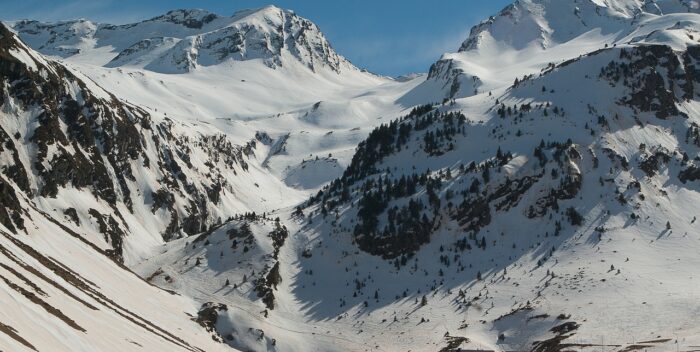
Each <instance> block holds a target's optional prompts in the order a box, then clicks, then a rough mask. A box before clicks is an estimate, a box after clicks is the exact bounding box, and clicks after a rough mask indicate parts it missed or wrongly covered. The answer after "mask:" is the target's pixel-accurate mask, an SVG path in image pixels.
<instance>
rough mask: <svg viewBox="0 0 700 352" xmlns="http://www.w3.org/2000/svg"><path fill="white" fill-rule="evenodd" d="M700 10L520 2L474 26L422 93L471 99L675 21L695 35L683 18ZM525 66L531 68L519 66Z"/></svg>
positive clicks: (685, 3)
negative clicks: (517, 78)
mask: <svg viewBox="0 0 700 352" xmlns="http://www.w3.org/2000/svg"><path fill="white" fill-rule="evenodd" d="M698 12H700V2H698V1H695V0H650V1H643V0H577V1H557V0H518V1H515V2H514V3H513V4H511V5H509V6H507V7H506V8H504V9H503V10H502V11H501V12H500V13H498V14H497V15H495V16H491V17H490V18H488V19H487V20H485V21H483V22H481V23H480V24H478V25H476V26H475V27H474V28H472V30H471V33H470V35H469V37H468V38H467V39H466V40H465V41H464V42H463V43H462V45H461V46H460V47H459V50H458V52H456V53H449V54H445V55H444V56H443V57H442V58H441V59H440V60H439V61H438V62H436V63H435V64H434V65H433V66H432V67H431V68H430V73H429V79H428V80H427V81H426V83H424V84H423V85H422V86H420V87H418V88H417V92H418V93H420V94H431V93H432V94H433V96H434V100H435V101H441V100H442V99H452V98H459V97H468V96H472V95H476V94H479V93H480V92H484V91H488V90H491V89H494V88H496V87H499V86H503V85H504V84H505V83H506V82H508V83H510V82H512V81H513V79H515V78H516V77H522V76H523V75H526V74H532V73H537V72H538V71H539V69H540V68H541V67H542V66H543V65H546V64H548V63H550V62H552V63H554V62H557V61H561V60H566V59H569V58H573V57H576V56H578V55H582V54H585V53H588V52H590V51H593V50H595V49H598V48H602V47H604V46H605V45H606V44H608V45H614V44H618V43H619V44H621V43H627V42H629V41H632V40H634V39H638V38H640V37H644V36H647V35H650V34H659V33H660V32H665V31H668V30H671V28H672V27H673V26H674V25H677V26H679V28H677V29H686V30H688V31H690V33H691V34H692V33H693V32H694V31H695V28H693V24H692V21H691V22H686V21H685V20H684V18H685V17H684V16H685V14H695V13H698ZM664 26H666V27H665V28H662V27H664ZM680 27H689V28H680ZM685 39H687V38H681V39H680V43H683V42H684V41H685ZM543 52H547V54H543ZM547 60H549V62H548V61H547ZM526 65H529V70H527V71H522V68H523V67H525V66H526ZM511 68H517V70H512V69H511ZM414 94H415V93H414Z"/></svg>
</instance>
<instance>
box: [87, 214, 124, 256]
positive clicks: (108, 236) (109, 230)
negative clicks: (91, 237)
mask: <svg viewBox="0 0 700 352" xmlns="http://www.w3.org/2000/svg"><path fill="white" fill-rule="evenodd" d="M88 213H89V214H90V216H92V217H93V218H94V219H95V221H96V222H97V226H98V227H99V231H100V233H101V234H103V235H104V240H105V242H107V243H109V244H110V245H111V246H112V248H113V249H111V250H108V251H107V254H108V255H109V256H111V257H112V258H113V259H114V260H116V261H118V262H119V263H123V262H124V258H123V248H122V243H123V239H124V237H126V234H125V233H124V231H123V230H122V229H121V227H120V226H119V223H118V222H117V221H116V220H115V219H114V217H112V216H111V215H102V214H100V212H98V211H97V210H95V209H90V210H89V211H88Z"/></svg>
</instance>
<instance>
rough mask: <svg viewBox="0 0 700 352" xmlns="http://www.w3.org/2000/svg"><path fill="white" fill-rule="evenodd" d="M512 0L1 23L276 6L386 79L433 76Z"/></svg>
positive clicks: (127, 9) (85, 7) (15, 1)
mask: <svg viewBox="0 0 700 352" xmlns="http://www.w3.org/2000/svg"><path fill="white" fill-rule="evenodd" d="M511 2H512V0H435V1H428V0H373V1H372V0H267V1H258V0H200V1H185V0H80V1H78V0H0V8H1V9H2V12H1V13H0V19H2V20H16V19H23V18H29V19H38V20H44V21H53V20H65V19H75V18H81V17H82V18H87V19H90V20H95V21H99V22H108V23H114V24H120V23H129V22H134V21H139V20H143V19H147V18H151V17H154V16H157V15H160V14H162V13H164V12H166V11H168V10H172V9H178V8H202V9H206V10H209V11H212V12H215V13H218V14H220V15H231V14H233V13H234V12H235V11H236V10H240V9H245V8H255V7H261V6H264V5H268V4H274V5H277V6H279V7H283V8H287V9H291V10H294V11H295V12H296V13H297V14H299V15H301V16H303V17H306V18H308V19H310V20H312V21H314V22H315V23H316V24H318V25H319V27H321V30H322V31H323V32H324V33H325V34H326V36H327V37H328V39H329V41H330V42H331V44H332V45H333V47H334V48H335V49H336V51H337V52H338V53H340V54H341V55H343V56H345V57H347V58H348V59H350V60H351V61H352V62H353V63H354V64H355V65H357V66H358V67H362V68H367V69H369V70H371V71H373V72H377V73H380V74H385V75H393V76H396V75H401V74H406V73H411V72H426V71H427V70H428V68H429V66H430V64H431V63H433V62H434V61H435V60H437V59H438V58H439V57H440V55H441V54H442V53H444V52H449V51H455V50H456V49H457V48H458V47H459V45H460V44H461V42H462V41H463V40H464V39H465V38H466V37H467V35H468V34H469V29H470V28H471V27H472V26H473V25H474V24H477V23H478V22H479V21H481V20H483V19H485V18H487V17H488V16H489V15H492V14H495V13H496V12H498V11H499V10H500V9H501V8H503V7H504V6H506V5H507V4H508V3H511Z"/></svg>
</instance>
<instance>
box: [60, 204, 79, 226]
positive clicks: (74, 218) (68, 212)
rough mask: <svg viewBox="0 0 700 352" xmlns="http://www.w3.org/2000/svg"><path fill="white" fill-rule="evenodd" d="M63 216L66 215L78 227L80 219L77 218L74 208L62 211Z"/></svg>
mask: <svg viewBox="0 0 700 352" xmlns="http://www.w3.org/2000/svg"><path fill="white" fill-rule="evenodd" d="M63 214H66V216H68V218H69V219H70V220H71V221H73V222H74V223H75V224H76V225H78V226H80V218H78V212H77V211H76V210H75V208H68V209H66V210H64V211H63Z"/></svg>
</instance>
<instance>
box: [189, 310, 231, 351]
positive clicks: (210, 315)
mask: <svg viewBox="0 0 700 352" xmlns="http://www.w3.org/2000/svg"><path fill="white" fill-rule="evenodd" d="M226 311H228V307H227V306H226V305H225V304H223V303H212V302H207V303H204V304H203V305H202V307H201V308H200V309H199V312H197V318H196V319H195V321H196V322H197V323H198V324H199V325H201V326H202V327H204V328H205V329H206V330H207V331H209V332H211V333H212V338H213V339H214V340H215V341H219V342H223V341H224V340H223V338H222V337H221V335H219V333H218V332H217V330H216V323H217V321H219V314H220V313H221V312H226Z"/></svg>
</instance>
